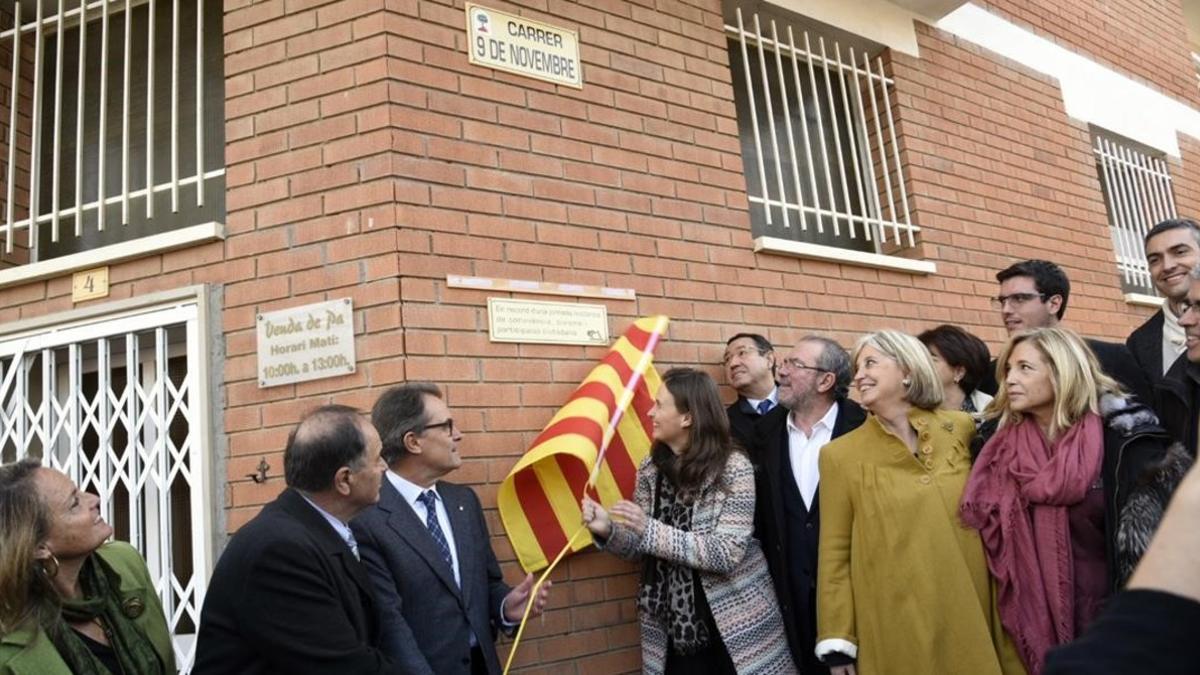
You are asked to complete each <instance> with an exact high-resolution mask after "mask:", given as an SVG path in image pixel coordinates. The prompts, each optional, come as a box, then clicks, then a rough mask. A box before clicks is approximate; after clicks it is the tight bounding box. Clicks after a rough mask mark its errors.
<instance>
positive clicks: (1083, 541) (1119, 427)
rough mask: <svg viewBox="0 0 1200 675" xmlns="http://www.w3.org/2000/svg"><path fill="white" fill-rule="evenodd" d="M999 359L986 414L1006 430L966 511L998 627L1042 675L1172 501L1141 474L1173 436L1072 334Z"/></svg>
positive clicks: (1057, 333)
mask: <svg viewBox="0 0 1200 675" xmlns="http://www.w3.org/2000/svg"><path fill="white" fill-rule="evenodd" d="M997 364H998V365H997V380H999V381H1000V382H1002V383H1003V386H1002V387H1001V389H1000V391H999V392H997V395H996V399H995V401H993V403H992V404H991V405H990V406H989V407H988V409H987V411H986V413H985V414H986V416H987V417H989V418H991V419H992V420H995V421H996V422H998V426H997V428H996V432H995V434H994V435H993V436H992V437H991V438H990V439H989V440H988V441H987V443H986V444H985V445H984V446H983V449H982V451H981V452H980V454H979V457H978V459H977V460H976V462H975V465H974V467H973V469H972V472H971V476H970V478H969V479H968V482H967V487H966V490H965V491H964V492H963V497H962V502H961V506H960V513H961V516H962V520H963V522H964V523H966V524H967V525H968V526H970V527H972V528H974V529H977V530H979V533H980V536H981V537H982V539H983V544H984V548H985V550H986V552H987V558H988V569H989V570H990V571H991V573H992V576H993V577H994V578H995V581H996V586H997V595H998V604H999V609H1000V618H1001V621H1002V622H1003V624H1004V627H1005V629H1007V630H1008V632H1009V634H1010V635H1011V636H1012V638H1013V641H1014V642H1015V643H1016V645H1017V650H1018V652H1019V653H1020V655H1021V658H1022V660H1023V661H1024V662H1025V666H1026V667H1027V668H1028V669H1029V672H1030V673H1031V674H1033V675H1037V674H1038V673H1040V672H1041V671H1042V668H1043V666H1044V662H1045V657H1046V652H1047V651H1049V649H1050V648H1051V647H1053V646H1055V645H1058V644H1062V643H1064V642H1068V641H1070V640H1072V639H1073V638H1075V637H1076V636H1077V635H1079V633H1080V632H1081V631H1082V630H1083V629H1084V628H1085V627H1086V626H1087V624H1088V623H1090V622H1091V621H1092V620H1093V619H1094V618H1095V617H1096V615H1097V614H1098V613H1099V611H1100V609H1101V607H1102V605H1103V603H1104V601H1105V600H1106V599H1107V598H1108V596H1109V595H1110V594H1111V593H1112V592H1113V590H1114V589H1115V588H1116V587H1117V586H1119V585H1120V584H1121V583H1122V582H1123V580H1124V578H1125V577H1126V576H1127V575H1128V573H1129V570H1131V569H1132V567H1133V565H1134V564H1135V563H1136V560H1137V558H1138V557H1139V556H1140V553H1141V551H1142V550H1144V542H1145V541H1146V540H1148V539H1149V535H1150V533H1151V532H1152V531H1153V529H1154V527H1155V525H1156V524H1157V520H1158V517H1157V516H1155V515H1154V513H1155V511H1154V509H1157V514H1159V515H1161V509H1162V507H1163V505H1164V504H1165V501H1166V500H1165V497H1163V496H1162V495H1158V494H1151V493H1153V490H1152V489H1151V488H1153V487H1154V482H1153V481H1149V482H1147V481H1144V480H1142V477H1143V475H1144V474H1145V473H1146V472H1147V470H1148V469H1149V468H1150V467H1153V466H1157V465H1158V464H1159V463H1160V460H1161V459H1162V458H1163V457H1164V456H1165V455H1166V454H1167V446H1168V445H1169V439H1168V437H1167V435H1166V433H1165V432H1164V431H1163V430H1162V428H1161V427H1159V426H1158V420H1157V418H1156V417H1155V416H1154V413H1153V412H1151V411H1150V410H1149V409H1148V408H1146V407H1145V406H1142V405H1140V404H1138V403H1136V402H1134V401H1133V400H1132V399H1128V398H1125V397H1124V394H1123V393H1122V392H1121V389H1120V387H1119V385H1118V384H1117V383H1116V382H1115V381H1114V380H1112V379H1111V378H1110V377H1108V376H1107V375H1105V374H1104V373H1103V372H1101V371H1100V368H1099V366H1098V365H1097V361H1096V357H1095V356H1094V355H1093V354H1092V352H1091V350H1090V349H1089V348H1088V347H1087V345H1086V344H1085V343H1084V341H1083V340H1082V339H1081V338H1080V337H1079V336H1078V335H1076V334H1075V333H1072V332H1070V331H1068V330H1064V329H1061V328H1042V329H1037V330H1033V331H1027V332H1024V333H1019V334H1017V335H1015V336H1013V337H1012V338H1011V340H1010V341H1009V343H1008V344H1007V345H1006V346H1005V348H1004V350H1003V351H1002V353H1001V355H1000V358H999V359H997ZM1179 450H1180V451H1182V449H1181V448H1179ZM1159 487H1161V486H1159ZM1166 492H1167V493H1168V494H1169V489H1168V490H1166ZM1131 502H1132V503H1133V506H1134V507H1136V508H1133V509H1127V508H1126V507H1127V506H1129V505H1130V504H1131ZM1130 511H1133V512H1135V513H1130ZM1147 514H1149V515H1147ZM1139 542H1140V543H1139Z"/></svg>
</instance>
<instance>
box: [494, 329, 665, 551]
mask: <svg viewBox="0 0 1200 675" xmlns="http://www.w3.org/2000/svg"><path fill="white" fill-rule="evenodd" d="M667 321H668V320H667V317H665V316H652V317H644V318H641V319H638V320H637V321H635V322H634V323H633V325H632V326H630V327H629V329H628V330H626V331H625V334H624V335H622V336H621V337H620V339H618V340H617V342H616V343H615V344H614V345H613V346H612V349H610V350H609V352H608V354H607V355H606V356H605V357H604V358H603V359H602V360H601V361H600V364H599V365H597V366H596V367H595V368H593V369H592V372H590V373H588V376H587V377H586V378H584V380H583V382H582V383H581V384H580V385H579V387H578V388H577V389H575V392H574V393H572V394H571V397H570V398H569V399H567V402H566V404H564V405H563V407H562V408H560V409H559V411H558V412H557V413H556V414H555V415H554V417H552V418H551V419H550V422H549V423H548V424H547V425H546V428H545V429H543V430H542V433H541V434H539V435H538V437H537V438H536V439H534V441H533V445H532V446H531V447H530V448H529V451H528V452H526V453H525V455H524V456H522V457H521V459H520V460H519V461H518V462H517V464H516V466H514V467H513V468H512V471H510V472H509V474H508V477H507V478H505V479H504V483H503V484H502V485H501V486H500V494H499V497H498V499H497V501H498V502H499V506H500V517H501V519H502V520H503V521H504V529H505V531H507V532H508V539H509V541H511V542H512V545H513V549H514V550H515V551H516V554H517V559H518V560H520V562H521V566H522V567H524V568H525V571H527V572H532V571H535V570H540V569H542V568H544V567H546V566H547V565H548V564H550V561H551V560H553V559H554V558H555V557H556V556H557V555H558V554H559V552H561V551H562V550H563V548H564V547H566V546H567V544H568V543H571V545H572V549H573V551H579V550H581V549H583V548H586V547H587V546H589V545H590V544H591V543H592V540H591V537H575V538H574V539H573V540H572V539H571V535H572V533H574V532H576V531H577V530H578V529H579V527H580V518H581V513H580V510H579V502H580V500H581V498H582V496H583V493H584V490H585V489H588V491H589V493H590V494H591V495H592V496H593V497H594V498H597V499H598V501H600V503H601V504H604V505H605V506H611V505H612V504H613V503H614V502H616V501H617V500H619V499H629V498H631V497H632V496H633V488H634V484H635V483H636V480H637V467H638V465H639V464H640V463H641V461H642V459H643V458H645V457H646V455H647V454H648V453H649V451H650V408H651V407H652V406H653V405H654V397H655V395H656V394H657V393H658V387H659V385H660V384H661V380H660V379H659V377H658V373H657V372H655V370H654V365H653V358H654V348H655V347H656V346H657V345H658V341H659V339H660V338H661V337H662V335H663V334H664V333H665V332H666V329H667ZM593 488H594V489H593Z"/></svg>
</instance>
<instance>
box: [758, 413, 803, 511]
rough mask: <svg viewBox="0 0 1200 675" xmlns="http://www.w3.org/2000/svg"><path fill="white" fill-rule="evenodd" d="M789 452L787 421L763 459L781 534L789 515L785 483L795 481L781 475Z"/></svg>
mask: <svg viewBox="0 0 1200 675" xmlns="http://www.w3.org/2000/svg"><path fill="white" fill-rule="evenodd" d="M787 451H788V430H787V421H786V419H785V420H784V421H783V423H782V424H780V425H779V431H778V432H776V433H775V434H773V438H771V439H770V441H769V446H768V447H767V452H766V456H765V457H763V464H764V465H765V466H766V470H767V480H768V481H770V483H771V492H772V494H773V495H774V497H775V498H774V499H772V500H771V506H772V507H773V509H774V511H775V522H776V524H778V526H779V529H780V534H781V535H782V534H783V530H785V529H786V528H785V527H784V523H786V522H787V520H786V519H787V515H786V513H785V511H784V508H783V501H784V494H783V493H784V490H787V484H786V483H784V481H793V482H795V478H793V477H792V476H790V475H788V476H783V475H780V474H781V472H782V471H783V466H784V464H783V455H782V454H781V453H785V452H787Z"/></svg>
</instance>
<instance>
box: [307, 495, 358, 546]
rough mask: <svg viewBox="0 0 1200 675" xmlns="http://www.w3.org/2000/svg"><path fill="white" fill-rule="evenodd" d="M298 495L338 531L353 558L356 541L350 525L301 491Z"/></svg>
mask: <svg viewBox="0 0 1200 675" xmlns="http://www.w3.org/2000/svg"><path fill="white" fill-rule="evenodd" d="M300 497H301V498H302V499H304V501H306V502H308V505H309V506H311V507H313V508H314V509H316V510H317V513H319V514H321V517H322V518H324V519H325V521H326V522H327V523H329V526H330V527H332V528H333V531H334V532H337V533H338V536H339V537H341V538H342V541H344V542H346V546H347V547H348V548H349V549H350V552H351V553H353V554H354V557H355V558H357V557H358V542H356V541H354V533H353V532H351V531H350V526H349V525H347V524H345V523H343V522H342V521H340V520H338V517H337V516H335V515H333V514H332V513H330V512H328V511H326V510H325V509H323V508H321V507H319V506H317V504H316V502H314V501H313V500H311V499H309V498H308V497H305V496H304V494H303V493H300Z"/></svg>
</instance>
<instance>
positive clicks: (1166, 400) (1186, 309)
mask: <svg viewBox="0 0 1200 675" xmlns="http://www.w3.org/2000/svg"><path fill="white" fill-rule="evenodd" d="M1188 279H1189V282H1190V285H1189V286H1188V291H1187V294H1185V295H1184V297H1183V299H1182V300H1180V301H1179V303H1178V304H1177V305H1176V306H1177V307H1178V309H1179V325H1180V326H1181V327H1182V328H1183V334H1184V352H1183V357H1182V358H1180V359H1177V360H1176V361H1175V364H1174V365H1172V366H1171V369H1170V370H1168V371H1167V374H1166V375H1164V376H1163V379H1162V380H1161V381H1160V382H1159V383H1158V387H1157V388H1156V390H1155V393H1156V394H1157V398H1158V400H1157V401H1156V402H1157V404H1158V413H1159V417H1160V419H1161V420H1162V424H1163V426H1164V427H1166V428H1167V431H1168V432H1169V433H1170V434H1171V436H1172V437H1173V438H1174V439H1175V440H1177V441H1179V442H1180V443H1183V445H1184V447H1185V448H1187V449H1188V452H1190V453H1192V456H1193V457H1195V456H1196V450H1197V441H1198V440H1200V433H1198V429H1200V265H1197V266H1196V267H1194V268H1192V270H1191V272H1190V274H1189V275H1188Z"/></svg>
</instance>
